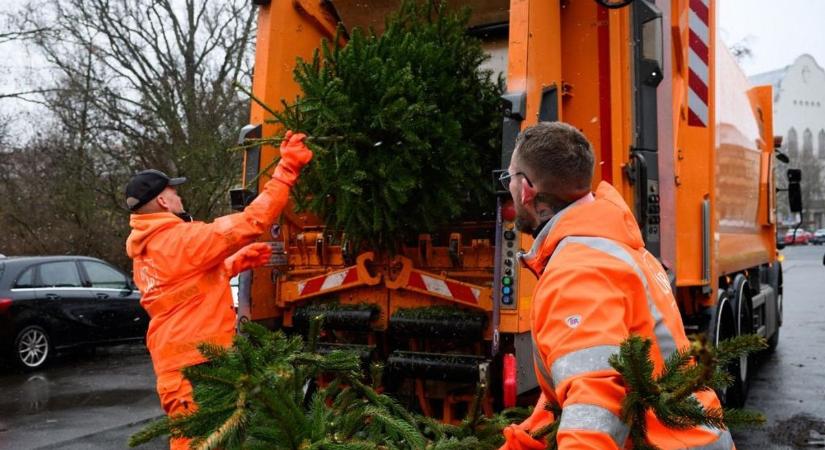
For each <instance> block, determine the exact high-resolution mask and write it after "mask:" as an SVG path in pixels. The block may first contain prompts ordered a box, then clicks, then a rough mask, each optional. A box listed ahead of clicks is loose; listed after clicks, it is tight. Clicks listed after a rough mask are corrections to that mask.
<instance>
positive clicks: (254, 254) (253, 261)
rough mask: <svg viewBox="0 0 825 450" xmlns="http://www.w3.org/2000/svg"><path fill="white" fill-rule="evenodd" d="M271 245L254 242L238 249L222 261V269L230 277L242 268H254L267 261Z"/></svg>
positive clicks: (270, 252)
mask: <svg viewBox="0 0 825 450" xmlns="http://www.w3.org/2000/svg"><path fill="white" fill-rule="evenodd" d="M271 256H272V247H270V246H269V244H267V243H266V242H255V243H252V244H249V245H247V246H246V247H244V248H242V249H240V250H238V251H237V252H235V254H233V255H232V256H230V257H229V258H226V259H225V260H224V262H223V267H224V270H226V273H227V274H228V276H229V277H230V278H231V277H233V276H235V275H237V274H239V273H241V272H243V271H244V270H249V269H254V268H255V267H260V266H263V265H264V264H266V263H268V262H269V258H270V257H271Z"/></svg>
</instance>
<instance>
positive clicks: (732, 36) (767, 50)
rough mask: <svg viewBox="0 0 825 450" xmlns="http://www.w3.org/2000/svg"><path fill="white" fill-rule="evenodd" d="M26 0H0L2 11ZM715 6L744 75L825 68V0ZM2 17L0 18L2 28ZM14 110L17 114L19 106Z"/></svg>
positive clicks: (16, 73)
mask: <svg viewBox="0 0 825 450" xmlns="http://www.w3.org/2000/svg"><path fill="white" fill-rule="evenodd" d="M28 1H29V0H0V13H2V12H6V13H8V12H12V11H14V10H16V9H18V8H20V7H21V6H22V5H23V4H25V3H27V2H28ZM58 1H59V0H58ZM213 1H220V0H213ZM453 1H455V0H453ZM573 1H591V0H573ZM44 4H46V5H48V4H49V2H45V3H44ZM717 5H718V8H717V14H718V23H719V34H720V36H721V37H722V40H723V41H724V42H725V43H727V44H728V45H732V44H736V43H742V42H744V43H745V44H746V45H747V46H748V47H749V48H750V49H751V50H752V52H753V56H752V57H750V58H746V59H744V60H743V61H742V62H741V64H742V67H743V69H744V71H745V73H746V74H748V75H754V74H757V73H761V72H766V71H769V70H773V69H779V68H782V67H784V66H787V65H789V64H791V63H792V62H793V61H794V59H796V57H798V56H799V55H801V54H803V53H809V54H811V55H812V56H813V57H814V58H815V59H816V60H817V62H819V65H820V66H823V67H825V0H781V1H780V0H718V2H717ZM4 22H5V21H0V23H2V27H3V29H5V28H6V26H5V25H6V24H5V23H4ZM32 56H33V55H31V54H29V53H27V52H26V50H25V49H24V48H22V47H21V46H20V44H18V43H6V44H2V45H0V92H11V91H14V90H19V89H20V88H22V86H20V83H21V80H26V79H31V78H33V77H37V76H38V74H39V73H40V72H39V71H38V70H37V69H38V68H37V67H34V68H32V67H30V66H31V65H32V64H34V65H35V66H37V65H42V64H43V63H42V60H39V59H38V58H36V57H32ZM27 68H28V70H27ZM2 103H5V104H2ZM9 106H10V102H0V112H6V113H9V112H10V111H9V109H10V108H9ZM11 109H12V110H14V111H11V112H12V113H15V112H18V111H19V109H20V107H19V106H18V105H15V107H12V108H11Z"/></svg>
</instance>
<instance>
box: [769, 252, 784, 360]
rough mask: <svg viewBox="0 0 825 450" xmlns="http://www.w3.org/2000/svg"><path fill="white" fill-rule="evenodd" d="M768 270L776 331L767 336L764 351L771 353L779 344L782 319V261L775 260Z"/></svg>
mask: <svg viewBox="0 0 825 450" xmlns="http://www.w3.org/2000/svg"><path fill="white" fill-rule="evenodd" d="M768 270H769V272H768V283H769V284H770V286H771V288H773V290H774V292H776V331H775V332H774V333H773V335H771V336H770V337H768V348H767V350H766V353H773V352H774V351H775V350H776V347H777V346H778V345H779V330H780V328H782V319H783V316H782V314H783V307H784V305H783V295H782V294H783V293H782V287H783V286H782V263H780V262H778V261H777V262H776V263H774V265H773V266H772V267H770V268H769V269H768Z"/></svg>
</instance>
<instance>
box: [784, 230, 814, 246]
mask: <svg viewBox="0 0 825 450" xmlns="http://www.w3.org/2000/svg"><path fill="white" fill-rule="evenodd" d="M810 240H811V233H809V232H807V231H805V230H796V236H794V230H788V232H787V233H785V245H794V244H799V245H808V241H810Z"/></svg>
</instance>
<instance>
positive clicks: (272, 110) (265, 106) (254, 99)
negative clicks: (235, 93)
mask: <svg viewBox="0 0 825 450" xmlns="http://www.w3.org/2000/svg"><path fill="white" fill-rule="evenodd" d="M232 84H233V85H234V86H235V88H236V89H238V90H239V91H241V92H243V93H244V94H246V95H248V96H249V98H251V99H252V101H254V102H255V103H257V104H258V105H259V106H260V107H261V108H263V109H264V110H266V111H267V112H269V113H270V114H272V115H273V116H274V117H277V116H278V113H277V112H276V111H275V110H274V109H272V108H270V107H269V105H267V104H266V103H264V102H263V100H261V99H259V98H258V97H257V96H255V94H253V93H252V91H250V90H249V89H247V88H245V87H244V86H242V85H241V83H238V82H237V81H235V82H233V83H232Z"/></svg>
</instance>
